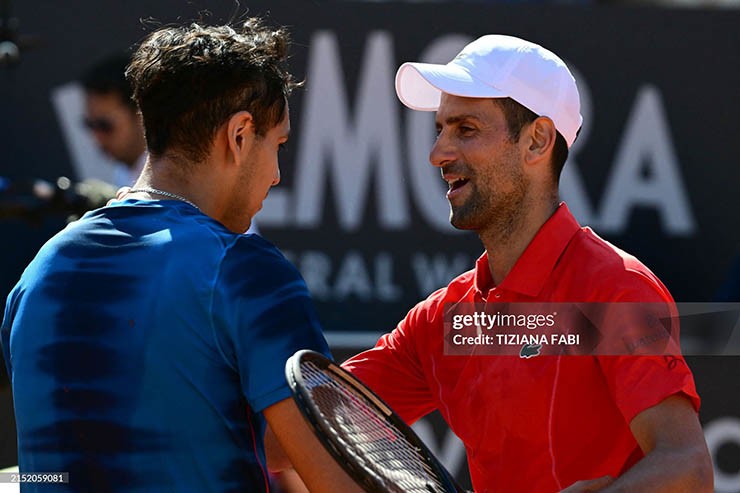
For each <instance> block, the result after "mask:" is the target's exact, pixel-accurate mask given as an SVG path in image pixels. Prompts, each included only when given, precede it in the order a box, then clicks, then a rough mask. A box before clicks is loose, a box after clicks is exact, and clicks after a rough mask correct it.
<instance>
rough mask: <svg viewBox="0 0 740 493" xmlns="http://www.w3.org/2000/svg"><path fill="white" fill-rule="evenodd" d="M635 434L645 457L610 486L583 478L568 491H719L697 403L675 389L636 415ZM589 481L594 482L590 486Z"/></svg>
mask: <svg viewBox="0 0 740 493" xmlns="http://www.w3.org/2000/svg"><path fill="white" fill-rule="evenodd" d="M630 429H631V430H632V434H633V435H634V437H635V440H637V443H638V444H639V445H640V448H642V450H643V452H644V453H645V457H644V458H643V459H642V460H641V461H640V462H638V463H637V464H635V465H634V466H633V467H632V468H631V469H630V470H629V471H627V472H626V473H624V474H623V475H622V476H621V477H619V478H618V479H617V480H616V481H614V482H613V483H611V484H609V485H608V486H606V487H605V488H603V489H601V487H602V486H605V484H606V483H608V481H605V482H604V483H602V484H601V485H599V486H598V487H595V488H594V486H593V485H590V484H589V483H590V481H579V482H578V483H576V484H574V485H572V486H571V487H569V488H567V489H566V490H563V493H566V492H567V493H578V492H586V491H600V492H603V493H621V492H630V493H639V492H650V493H660V492H667V493H679V492H687V493H702V492H708V493H711V492H713V491H714V476H713V470H712V460H711V458H710V455H709V450H708V449H707V444H706V442H705V441H704V434H703V432H702V429H701V425H700V424H699V419H698V417H697V415H696V411H694V408H693V406H692V405H691V403H690V402H689V400H688V399H686V398H685V397H683V396H680V395H673V396H671V397H668V398H667V399H665V400H663V401H662V402H661V403H659V404H657V405H655V406H653V407H651V408H648V409H646V410H644V411H642V412H641V413H639V414H638V415H637V416H635V417H634V419H633V420H632V422H631V423H630ZM589 486H590V487H589Z"/></svg>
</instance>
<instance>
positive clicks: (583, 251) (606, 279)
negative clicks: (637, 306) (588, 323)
mask: <svg viewBox="0 0 740 493" xmlns="http://www.w3.org/2000/svg"><path fill="white" fill-rule="evenodd" d="M559 267H560V275H561V276H563V277H573V278H577V280H578V282H579V283H580V284H581V287H582V289H587V290H589V291H590V292H591V293H594V294H596V293H602V294H605V295H606V294H608V293H613V294H616V293H620V292H621V293H626V292H634V293H635V294H637V293H643V294H646V293H648V292H654V293H655V294H658V295H659V296H660V297H661V298H664V299H671V296H670V293H669V292H668V290H667V288H666V287H665V286H664V285H663V283H662V282H661V281H660V279H659V278H658V276H656V275H655V274H654V273H653V271H651V270H650V268H648V267H647V266H646V265H645V264H644V263H642V262H641V261H640V260H639V259H638V258H637V257H635V256H634V255H632V254H630V253H628V252H626V251H624V250H622V249H621V248H619V247H617V246H616V245H614V244H612V243H610V242H609V241H607V240H605V239H603V238H601V237H600V236H599V235H598V234H596V233H595V232H594V231H593V230H592V229H591V228H588V227H586V228H581V230H580V231H579V232H578V233H576V235H575V236H574V237H573V240H572V241H571V242H570V244H569V245H568V247H567V248H566V250H565V252H564V253H563V256H562V259H561V261H560V262H559ZM635 301H641V300H635Z"/></svg>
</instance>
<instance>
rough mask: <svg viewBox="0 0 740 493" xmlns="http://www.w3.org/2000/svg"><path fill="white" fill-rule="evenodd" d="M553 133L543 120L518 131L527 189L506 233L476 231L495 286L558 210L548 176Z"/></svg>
mask: <svg viewBox="0 0 740 493" xmlns="http://www.w3.org/2000/svg"><path fill="white" fill-rule="evenodd" d="M556 136H557V131H556V130H555V125H554V123H553V122H552V120H550V119H549V118H547V117H539V118H537V119H536V120H534V122H532V123H531V124H529V125H527V126H526V127H524V128H523V129H522V132H521V134H520V137H519V140H518V142H517V145H518V147H519V155H520V156H521V166H522V170H523V172H524V174H525V175H526V176H527V178H528V182H529V183H530V186H529V188H528V190H527V192H526V194H525V196H524V200H523V202H522V204H521V206H520V207H519V208H518V209H517V210H516V211H515V213H514V215H513V217H514V220H513V222H512V224H511V225H510V227H507V228H506V231H502V230H501V229H500V228H499V227H497V226H489V227H488V228H483V229H481V230H479V231H478V236H479V237H480V239H481V242H482V243H483V246H484V247H485V249H486V253H487V254H488V267H489V269H490V270H491V276H492V278H493V282H494V283H495V285H497V286H498V285H499V284H501V282H503V280H504V279H505V278H506V276H507V275H508V274H509V272H511V269H513V268H514V265H515V264H516V262H517V260H519V257H521V256H522V254H523V253H524V250H526V248H527V246H528V245H529V244H530V242H531V241H532V239H533V238H534V237H535V235H536V234H537V232H538V231H539V230H540V228H541V227H542V225H543V224H545V222H546V221H547V220H548V219H549V218H550V217H551V216H552V215H553V213H554V212H555V210H556V209H557V208H558V204H559V202H560V199H559V197H558V180H557V178H556V177H554V176H553V173H552V165H551V161H552V152H553V147H554V145H555V139H556Z"/></svg>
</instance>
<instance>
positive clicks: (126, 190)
mask: <svg viewBox="0 0 740 493" xmlns="http://www.w3.org/2000/svg"><path fill="white" fill-rule="evenodd" d="M130 191H131V187H121V188H119V189H118V191H117V192H116V196H115V197H113V198H112V199H110V200H109V201H108V203H107V204H105V205H110V204H111V202H115V201H116V200H121V199H123V197H125V196H126V194H128V193H129V192H130Z"/></svg>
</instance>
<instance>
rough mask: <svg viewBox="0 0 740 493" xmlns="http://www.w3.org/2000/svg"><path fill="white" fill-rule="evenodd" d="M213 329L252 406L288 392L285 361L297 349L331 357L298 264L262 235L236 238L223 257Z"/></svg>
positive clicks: (259, 408)
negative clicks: (261, 236)
mask: <svg viewBox="0 0 740 493" xmlns="http://www.w3.org/2000/svg"><path fill="white" fill-rule="evenodd" d="M213 313H214V330H215V333H216V338H217V340H218V341H219V345H220V347H221V350H222V352H223V353H224V356H225V357H226V359H227V361H228V362H229V364H230V365H231V366H232V367H233V368H234V369H236V370H237V371H238V372H239V377H240V379H241V388H242V393H243V394H244V396H245V397H246V399H247V402H249V405H250V406H251V407H252V409H253V410H254V411H255V412H261V411H262V410H264V409H265V408H266V407H269V406H271V405H272V404H275V403H277V402H279V401H281V400H283V399H285V398H287V397H290V389H289V387H288V384H287V382H286V380H285V362H286V361H287V359H288V358H289V357H290V356H292V355H293V353H295V352H296V351H298V350H299V349H312V350H314V351H318V352H320V353H323V354H325V355H327V356H329V357H331V355H330V353H329V348H328V346H327V344H326V340H325V339H324V336H323V333H322V331H321V326H320V324H319V320H318V316H317V314H316V310H315V308H314V306H313V302H312V301H311V298H310V295H309V293H308V288H307V287H306V283H305V282H304V281H303V278H302V277H301V275H300V274H299V272H298V270H297V269H296V268H295V267H294V266H293V265H292V264H291V263H290V262H288V260H286V259H285V257H283V255H282V254H281V253H280V252H279V251H278V250H277V249H276V248H275V247H274V246H272V245H271V244H270V243H269V242H267V241H266V240H264V239H262V238H260V237H257V236H254V235H250V236H247V237H244V238H240V239H239V240H238V241H237V243H236V244H235V245H234V246H233V247H232V248H231V249H230V250H229V251H228V253H227V255H226V257H225V258H224V260H223V262H222V265H221V270H220V273H219V276H218V279H217V285H216V289H215V296H214V301H213Z"/></svg>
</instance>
